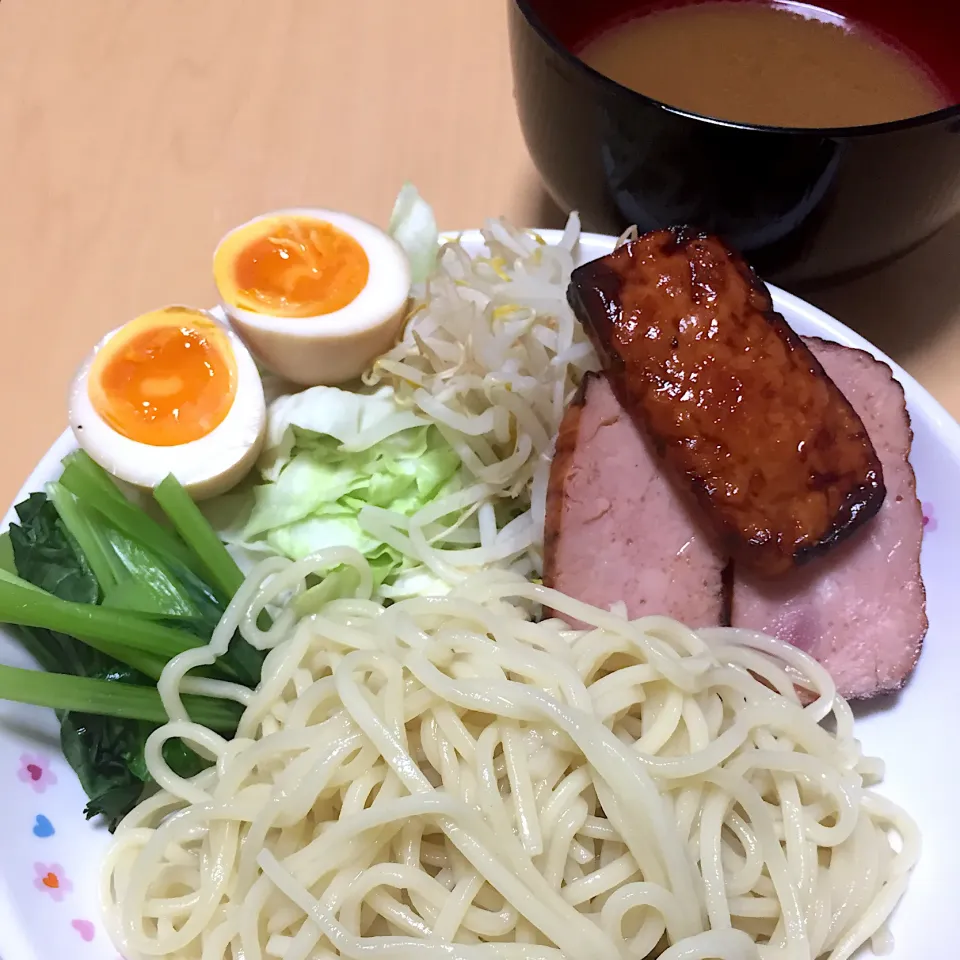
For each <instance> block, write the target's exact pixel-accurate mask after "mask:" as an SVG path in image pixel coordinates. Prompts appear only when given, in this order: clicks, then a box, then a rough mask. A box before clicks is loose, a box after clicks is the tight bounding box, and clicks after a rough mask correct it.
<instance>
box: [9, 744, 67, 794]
mask: <svg viewBox="0 0 960 960" xmlns="http://www.w3.org/2000/svg"><path fill="white" fill-rule="evenodd" d="M17 778H18V779H20V780H22V781H23V782H24V783H26V784H28V785H29V786H30V787H32V788H33V791H34V793H43V792H44V791H45V790H46V789H47V787H52V786H55V785H56V782H57V775H56V774H55V773H54V772H53V771H52V770H51V769H50V762H49V761H48V760H46V759H44V758H43V757H41V756H38V755H37V754H34V753H24V754H22V755H21V757H20V769H19V770H18V771H17Z"/></svg>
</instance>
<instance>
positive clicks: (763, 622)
mask: <svg viewBox="0 0 960 960" xmlns="http://www.w3.org/2000/svg"><path fill="white" fill-rule="evenodd" d="M807 343H808V345H809V347H810V348H811V350H812V351H813V353H814V354H815V356H816V357H817V359H818V360H819V361H820V363H821V364H822V365H823V367H824V369H825V370H826V372H827V374H828V376H829V377H830V378H831V379H832V380H833V381H834V383H836V385H837V386H838V387H839V388H840V389H841V390H842V391H843V393H844V394H845V395H846V397H847V399H848V400H849V401H850V403H851V404H852V405H853V407H854V409H855V410H856V411H857V413H858V414H859V415H860V417H861V418H862V419H863V422H864V425H865V426H866V428H867V432H868V433H869V435H870V439H871V440H872V441H873V445H874V447H875V449H876V450H877V453H878V455H879V457H880V461H881V464H882V466H883V477H884V481H885V484H886V487H887V496H886V499H885V501H884V504H883V506H882V507H881V508H880V512H879V513H878V514H877V516H876V517H875V518H874V519H873V520H871V521H870V523H868V524H867V525H866V526H865V527H864V528H863V529H862V530H859V531H858V532H857V533H856V534H855V535H854V536H852V537H851V538H850V540H849V541H848V542H847V543H844V544H842V545H841V546H839V547H837V548H836V549H835V550H834V551H833V552H832V553H831V554H830V555H829V556H827V557H825V558H823V559H822V560H820V561H819V562H814V563H811V564H810V566H809V567H804V568H801V569H799V570H796V571H794V572H793V573H791V574H789V575H787V576H786V577H783V578H780V579H778V580H776V581H769V580H767V581H760V580H757V579H755V578H751V577H749V576H745V575H744V574H743V573H742V572H741V571H739V570H738V571H737V574H736V576H735V578H734V588H733V606H732V622H733V625H734V626H736V627H746V628H749V629H751V630H760V631H762V632H764V633H769V634H773V635H774V636H777V637H780V638H781V639H783V640H788V641H789V642H790V643H792V644H793V645H794V646H796V647H799V648H800V649H801V650H805V651H806V652H807V653H809V654H811V655H812V656H813V657H815V658H816V659H817V660H819V661H820V663H822V664H823V665H824V666H825V667H826V668H827V670H828V671H829V672H830V674H831V676H832V677H833V679H834V682H835V683H836V684H837V688H838V689H839V691H840V693H841V694H842V695H843V696H844V697H847V698H848V699H861V698H866V697H872V696H876V695H877V694H880V693H886V692H889V691H892V690H896V689H898V688H899V687H901V686H902V685H903V683H904V682H905V681H906V679H907V677H909V675H910V673H911V672H912V670H913V668H914V665H915V664H916V662H917V658H918V657H919V656H920V647H921V644H922V642H923V637H924V634H925V633H926V630H927V616H926V604H925V594H924V588H923V580H922V579H921V576H920V544H921V540H922V536H923V515H922V511H921V508H920V503H919V501H918V500H917V494H916V480H915V477H914V473H913V467H912V466H911V465H910V461H909V459H908V457H909V454H910V444H911V441H912V437H913V434H912V432H911V429H910V418H909V415H908V414H907V409H906V404H905V402H904V396H903V388H902V387H901V386H900V384H899V383H898V382H897V381H896V380H895V379H894V378H893V374H892V372H891V370H890V368H889V367H888V366H887V365H886V364H885V363H880V362H879V361H877V360H875V359H874V358H873V357H871V356H870V355H869V354H868V353H864V352H863V351H861V350H853V349H850V348H848V347H842V346H840V345H839V344H836V343H828V342H827V341H824V340H818V339H814V338H811V339H809V340H807Z"/></svg>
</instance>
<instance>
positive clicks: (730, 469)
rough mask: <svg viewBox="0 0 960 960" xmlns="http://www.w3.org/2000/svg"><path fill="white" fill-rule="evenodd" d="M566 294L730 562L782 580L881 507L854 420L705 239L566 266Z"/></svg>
mask: <svg viewBox="0 0 960 960" xmlns="http://www.w3.org/2000/svg"><path fill="white" fill-rule="evenodd" d="M567 296H568V299H569V301H570V304H571V306H572V307H573V309H574V311H575V312H576V314H577V316H578V317H579V319H580V320H581V322H582V323H583V324H584V326H585V327H586V330H587V332H588V334H589V336H590V338H591V340H592V341H593V343H594V346H595V347H596V349H597V352H598V353H599V355H600V358H601V361H602V363H603V365H604V368H605V369H606V371H607V375H608V377H609V378H610V381H611V384H612V386H613V388H614V390H615V392H616V394H617V397H618V399H619V400H620V402H621V404H622V405H623V406H624V408H625V409H626V410H627V411H628V412H629V413H630V415H631V417H632V418H633V420H634V421H635V422H636V423H637V425H638V426H639V427H640V428H641V429H643V430H645V431H646V434H647V436H648V437H649V438H650V440H651V441H652V442H653V445H654V447H655V449H656V450H657V452H658V453H659V455H660V456H661V457H662V458H663V460H664V462H665V464H666V465H667V466H668V468H670V469H671V470H672V471H673V472H674V475H675V476H676V477H677V478H678V479H680V480H681V482H683V483H685V484H687V485H688V486H689V489H690V490H691V491H692V493H693V495H694V497H695V498H696V500H697V502H698V503H699V504H700V506H701V507H702V508H703V510H704V513H705V516H706V517H708V518H709V520H710V521H711V522H712V524H713V526H714V527H715V529H716V530H717V532H718V533H719V534H720V536H721V537H722V541H723V545H724V547H725V548H726V549H727V550H729V551H730V552H731V554H733V555H734V556H735V557H736V559H737V560H738V561H739V562H741V563H743V564H745V565H746V566H748V567H749V568H750V569H752V570H754V571H755V572H757V573H760V574H762V575H766V576H772V575H778V574H782V573H785V572H786V571H788V570H790V569H791V568H793V567H794V566H796V565H798V564H801V563H804V562H806V561H808V560H810V559H811V558H813V557H815V556H817V555H818V554H821V553H823V552H824V551H826V550H827V549H829V548H830V547H831V546H832V545H834V544H837V543H839V542H841V541H842V540H844V539H845V538H846V537H847V536H849V535H850V534H851V533H852V532H853V531H854V530H856V529H857V528H858V527H860V526H861V525H862V524H864V523H865V522H866V521H867V520H869V519H870V518H871V517H872V516H874V515H875V514H876V513H877V511H878V510H879V509H880V505H881V504H882V503H883V498H884V496H885V490H884V484H883V473H882V468H881V465H880V461H879V459H878V457H877V454H876V451H875V450H874V448H873V445H872V444H871V442H870V438H869V436H868V435H867V432H866V430H865V428H864V426H863V423H862V421H861V420H860V418H859V417H858V416H857V414H856V412H855V411H854V409H853V407H852V406H851V405H850V404H849V403H848V402H847V400H846V399H845V398H844V396H843V394H842V393H841V392H840V391H839V390H838V389H837V387H836V386H835V385H834V383H833V382H832V381H831V380H830V378H829V377H828V376H827V375H826V373H825V372H824V370H823V367H822V366H821V365H820V364H819V363H818V362H817V360H816V358H815V357H814V356H813V354H812V353H811V352H810V350H809V349H808V348H807V347H806V346H805V345H804V344H803V342H802V341H801V340H800V338H799V337H798V336H797V335H796V334H795V333H794V332H793V331H792V330H791V329H790V327H789V326H787V324H786V322H785V321H784V319H783V317H781V316H780V315H779V314H778V313H776V312H775V311H774V309H773V304H772V301H771V299H770V294H769V292H768V291H767V289H766V287H765V286H764V285H763V283H761V282H760V280H759V279H758V278H757V276H756V275H755V274H754V273H753V271H752V270H751V269H750V268H749V267H748V266H747V265H746V263H744V261H743V260H742V259H741V258H740V257H739V256H737V255H736V254H734V253H732V252H731V251H729V250H728V249H727V248H726V247H725V246H724V245H723V243H722V242H721V241H720V240H718V239H717V238H716V237H712V236H709V235H707V234H702V233H698V232H695V231H693V230H689V229H686V228H677V229H672V230H662V231H657V232H655V233H650V234H646V235H644V236H642V237H640V238H639V239H638V240H635V241H633V242H631V243H627V244H624V245H623V246H622V247H620V248H619V249H618V250H616V251H615V252H614V253H612V254H610V255H609V256H606V257H602V258H600V259H599V260H595V261H593V262H591V263H587V264H585V265H584V266H582V267H579V268H578V269H577V270H575V271H574V273H573V277H572V279H571V283H570V287H569V289H568V294H567Z"/></svg>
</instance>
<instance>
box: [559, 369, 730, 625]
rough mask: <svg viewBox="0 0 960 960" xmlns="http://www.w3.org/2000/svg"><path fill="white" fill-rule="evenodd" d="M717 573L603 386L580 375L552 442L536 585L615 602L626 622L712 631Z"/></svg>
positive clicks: (697, 532)
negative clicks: (655, 619) (661, 618)
mask: <svg viewBox="0 0 960 960" xmlns="http://www.w3.org/2000/svg"><path fill="white" fill-rule="evenodd" d="M724 565H725V560H724V559H723V558H722V557H721V556H720V554H719V553H718V552H717V551H716V550H714V548H713V546H712V545H711V543H710V538H709V536H708V534H707V533H706V532H705V531H704V530H703V529H702V527H699V525H698V524H697V522H696V520H695V519H694V518H693V517H692V516H691V511H690V509H689V507H688V506H687V505H686V504H685V503H683V502H682V501H681V496H680V494H678V492H677V491H676V490H675V489H674V487H673V486H672V485H671V483H670V481H669V479H668V478H667V477H665V476H664V474H663V471H662V470H661V469H660V464H659V463H658V460H657V457H656V456H655V455H654V453H653V451H651V450H650V447H649V444H648V442H647V441H646V439H645V438H644V437H643V436H642V435H641V434H640V432H639V431H638V429H637V428H636V426H635V425H634V423H633V421H632V420H631V418H630V417H629V416H628V414H627V413H626V412H625V411H624V410H623V408H622V407H621V406H620V404H619V402H618V401H617V398H616V397H615V396H614V394H613V391H612V390H611V389H610V385H609V383H608V382H607V379H606V378H605V377H603V376H602V375H595V374H591V375H588V376H587V378H586V380H585V381H584V383H583V385H582V387H581V389H580V392H579V395H578V396H577V397H576V399H575V400H574V401H573V402H572V403H571V404H570V406H569V407H568V408H567V411H566V413H565V415H564V418H563V421H562V422H561V425H560V431H559V434H558V436H557V448H556V454H555V455H554V460H553V466H552V469H551V472H550V483H549V487H548V490H547V513H546V529H545V536H544V583H546V584H547V586H550V587H555V588H556V589H558V590H561V591H563V592H564V593H566V594H568V595H569V596H571V597H574V598H575V599H577V600H582V601H583V602H585V603H589V604H593V605H594V606H597V607H601V608H604V609H608V608H609V607H610V605H611V604H614V603H617V602H619V601H621V600H622V601H623V602H624V603H625V605H626V608H627V613H628V615H629V616H630V617H631V618H635V617H642V616H646V615H648V614H663V615H666V616H668V617H673V618H675V619H678V620H682V621H683V622H684V623H687V624H689V625H690V626H692V627H704V626H717V625H718V624H719V623H720V622H721V615H722V613H723V599H722V596H721V594H722V583H721V575H722V571H723V568H724ZM574 625H575V626H582V624H579V623H576V624H574Z"/></svg>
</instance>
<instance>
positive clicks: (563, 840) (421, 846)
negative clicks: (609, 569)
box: [102, 549, 919, 960]
mask: <svg viewBox="0 0 960 960" xmlns="http://www.w3.org/2000/svg"><path fill="white" fill-rule="evenodd" d="M342 564H349V565H351V566H355V567H356V568H357V569H358V570H359V571H360V572H361V581H362V582H361V587H360V589H359V590H358V592H357V595H356V596H355V597H353V598H350V599H340V600H335V601H333V602H330V603H328V604H327V605H325V606H323V607H322V608H321V609H320V610H319V611H318V612H316V613H314V614H312V615H306V616H299V615H298V611H299V610H301V609H302V606H301V605H300V598H301V597H302V596H303V593H304V590H305V588H306V583H307V581H308V579H309V578H311V577H314V576H316V575H321V576H322V575H323V574H324V573H325V572H327V571H329V570H331V569H333V568H335V567H337V566H339V565H342ZM370 589H371V578H370V576H369V570H368V569H367V568H366V565H365V561H364V560H363V558H362V557H360V555H359V554H355V553H353V552H352V551H349V550H344V549H338V550H333V551H326V552H325V553H323V554H318V555H316V556H315V557H313V558H310V559H309V560H306V561H301V562H300V563H296V564H291V563H287V562H286V561H281V560H276V559H274V560H270V561H267V562H266V563H265V564H264V565H262V566H261V567H260V568H259V569H258V570H257V571H255V572H254V573H253V575H252V576H251V578H250V579H249V580H248V581H247V583H246V584H245V585H244V587H243V588H242V589H241V591H240V592H239V593H238V595H237V598H236V600H235V601H234V603H233V604H232V605H231V607H230V608H229V609H228V611H227V613H226V615H225V617H224V620H223V622H222V623H221V625H220V627H219V628H218V630H217V632H216V634H215V636H214V638H213V640H212V642H211V644H210V645H209V647H207V648H204V649H201V650H199V651H189V652H187V653H185V654H182V655H181V656H180V657H177V658H175V659H174V660H173V661H171V663H170V665H169V666H168V667H167V669H166V671H165V673H164V677H163V678H162V680H161V683H160V690H161V695H162V697H163V700H164V703H165V705H166V706H167V710H168V712H169V714H170V716H171V718H172V719H171V722H170V723H169V724H168V725H167V726H166V727H164V728H161V729H160V730H158V731H157V732H155V733H154V734H153V735H152V736H151V738H150V741H149V743H148V749H147V762H148V766H149V768H150V772H151V774H152V775H153V777H154V778H155V780H156V781H157V783H158V784H159V785H160V787H161V789H160V791H159V792H158V793H157V794H156V795H155V796H153V797H150V798H149V799H147V800H145V801H144V802H143V803H141V804H140V806H139V807H137V808H136V809H135V810H134V811H133V812H132V813H131V814H130V815H129V816H128V817H127V818H126V820H124V822H123V823H122V824H121V825H120V827H119V829H118V830H117V834H116V838H115V841H114V844H113V847H112V849H111V851H110V854H109V857H108V861H107V864H106V868H105V873H104V878H103V884H102V896H103V901H104V908H105V913H106V916H107V918H108V922H109V924H110V927H111V933H112V936H113V938H114V941H115V943H116V945H117V947H118V949H119V950H120V951H121V952H122V953H123V954H124V956H125V957H127V958H128V960H141V958H147V957H173V956H175V957H177V958H183V960H221V958H229V960H241V958H242V960H269V958H283V960H311V958H333V957H349V958H371V960H373V958H381V957H382V958H385V960H386V958H403V960H407V958H409V960H430V958H437V960H439V958H443V960H460V958H462V960H485V958H516V960H561V958H564V960H596V958H598V957H604V958H614V957H621V958H632V960H641V958H644V957H652V956H657V955H659V956H660V957H661V958H663V960H756V958H764V960H767V958H771V960H772V958H774V957H775V958H777V960H811V958H815V957H821V956H825V957H829V958H831V960H847V958H848V957H850V956H851V955H852V953H853V952H854V951H855V950H856V949H857V948H858V947H859V946H860V945H861V944H863V943H865V942H868V941H870V940H871V938H875V939H876V942H877V943H880V944H882V943H883V942H884V938H885V936H886V934H885V929H884V924H885V922H886V920H887V918H888V916H889V914H890V912H891V911H892V909H893V908H894V906H895V905H896V903H897V901H898V900H899V898H900V896H901V895H902V893H903V892H904V889H905V886H906V883H907V880H908V877H909V874H910V871H911V869H912V867H913V865H914V863H915V862H916V860H917V857H918V855H919V836H918V833H917V830H916V827H915V826H914V824H913V822H912V821H911V820H910V819H909V817H908V816H907V815H906V814H905V813H904V812H903V811H901V810H900V809H899V808H897V807H896V806H894V805H893V804H891V803H889V802H888V801H886V800H884V799H882V798H881V797H879V796H877V795H876V794H875V793H873V791H872V790H871V789H869V786H870V784H871V783H872V782H873V781H874V780H875V779H876V774H877V771H878V767H877V764H876V763H875V762H872V761H870V760H869V759H866V758H863V757H861V754H860V749H859V744H858V743H857V741H856V740H855V739H854V736H853V719H852V715H851V713H850V710H849V707H848V706H847V704H846V703H845V702H844V701H843V700H841V699H839V698H837V697H836V696H835V695H834V689H833V686H832V683H831V681H830V678H829V676H828V675H827V674H826V672H825V671H824V670H823V669H822V668H821V667H819V666H818V665H817V664H816V663H815V662H814V661H812V660H810V659H809V658H808V657H807V656H806V655H805V654H803V653H802V652H800V651H799V650H796V649H795V648H793V647H790V646H788V645H786V644H783V643H781V642H779V641H777V640H773V639H771V638H769V637H764V636H760V635H757V634H751V633H746V632H742V631H735V630H730V629H714V630H702V631H699V632H695V631H691V630H689V629H687V628H686V627H684V626H682V625H681V624H679V623H676V622H674V621H671V620H667V619H665V618H662V617H650V618H646V619H643V620H637V621H633V622H630V621H628V620H627V619H626V618H625V617H623V616H621V615H619V614H618V613H617V612H615V611H614V612H610V611H603V610H597V609H594V608H591V607H589V606H587V605H585V604H583V603H579V602H577V601H574V600H572V599H570V598H569V597H565V596H563V595H561V594H557V593H555V592H553V591H549V590H546V589H545V588H543V587H540V586H537V585H535V584H531V583H529V582H527V581H526V580H524V579H522V578H520V577H518V576H513V575H510V574H505V573H502V572H501V573H488V574H482V575H478V576H476V577H471V578H469V579H468V580H467V581H465V582H464V583H462V584H461V585H460V586H458V587H457V588H456V589H454V591H453V592H452V593H451V594H449V595H448V596H445V597H440V598H424V599H416V600H406V601H402V602H399V603H396V604H394V605H392V606H390V607H386V608H384V607H382V606H380V605H379V604H378V603H375V602H373V601H371V600H370ZM535 604H543V605H545V606H547V607H549V608H550V609H552V610H554V611H557V613H558V614H559V615H560V616H566V617H570V618H575V619H577V620H580V621H582V622H584V623H586V624H589V625H590V629H587V630H581V631H572V630H570V629H569V628H568V627H567V626H566V624H565V623H564V622H563V621H561V620H560V619H551V620H544V621H541V622H539V623H536V622H534V621H533V620H532V619H531V615H530V614H531V610H532V609H533V607H534V605H535ZM267 606H269V607H270V610H271V613H272V615H273V617H274V620H273V626H271V627H270V629H269V630H261V629H260V628H259V627H258V626H257V622H258V617H259V616H260V613H261V611H262V610H263V609H264V608H265V607H267ZM238 627H239V629H240V630H241V632H242V633H243V635H244V636H245V637H246V638H247V640H248V641H249V642H251V643H252V644H254V645H255V646H258V647H261V648H263V649H268V650H269V653H268V655H267V658H266V661H265V663H264V668H263V679H262V682H261V684H260V687H259V688H258V690H257V691H256V692H255V693H254V694H253V695H252V696H251V697H249V698H248V702H247V705H246V710H245V712H244V715H243V718H242V720H241V723H240V727H239V730H238V733H237V737H236V738H235V739H234V740H232V741H225V740H223V739H222V738H221V737H220V736H218V735H217V734H215V733H213V732H212V731H209V730H206V729H205V728H203V727H200V726H198V725H196V724H194V723H191V722H190V721H189V719H188V718H187V715H186V713H185V711H184V710H183V707H182V704H181V703H180V692H181V690H182V689H183V687H184V684H185V683H186V684H188V685H191V689H194V688H195V686H196V684H202V683H203V681H202V679H194V678H189V677H187V674H188V673H189V671H190V670H192V669H194V668H196V667H198V666H202V665H204V664H208V663H210V662H212V660H213V658H214V657H215V656H217V655H219V654H222V653H223V651H224V650H225V649H226V647H227V645H228V644H229V641H230V638H231V637H232V636H233V634H234V632H235V630H236V629H237V628H238ZM795 684H799V685H800V686H802V687H803V688H805V690H806V692H807V696H805V697H804V698H803V700H801V698H800V696H799V695H798V694H797V693H796V692H795V691H796V687H795ZM209 692H210V693H211V694H213V695H220V696H231V695H235V692H231V691H230V690H229V689H224V685H222V684H221V685H220V686H219V687H218V688H217V690H210V691H209ZM811 696H812V697H813V699H812V700H810V697H811ZM173 737H180V738H183V739H184V740H185V741H186V742H187V743H189V744H190V745H191V746H193V747H194V748H195V749H197V750H198V751H199V752H201V753H202V754H203V755H205V756H208V757H209V758H210V759H211V762H212V765H211V766H210V767H209V769H207V770H206V771H204V772H203V773H201V774H200V775H199V776H197V777H195V778H194V779H193V780H190V781H184V780H182V779H180V778H179V777H177V776H176V775H175V774H174V773H173V772H172V771H171V770H170V769H169V767H168V766H167V765H166V763H165V762H164V760H163V756H162V746H163V744H164V743H165V742H166V741H167V740H168V739H170V738H173Z"/></svg>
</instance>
